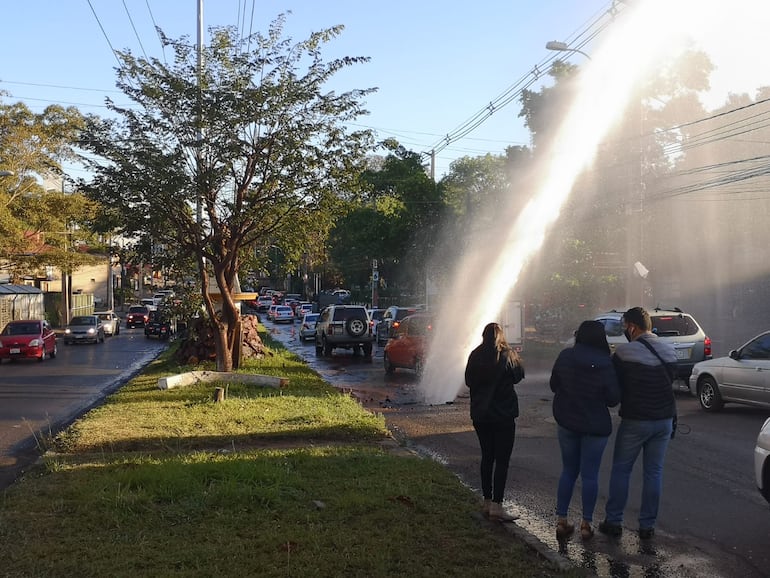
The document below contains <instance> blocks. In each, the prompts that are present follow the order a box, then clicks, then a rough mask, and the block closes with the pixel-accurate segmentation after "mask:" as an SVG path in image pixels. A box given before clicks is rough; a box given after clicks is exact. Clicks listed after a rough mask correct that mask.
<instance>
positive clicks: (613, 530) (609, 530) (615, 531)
mask: <svg viewBox="0 0 770 578" xmlns="http://www.w3.org/2000/svg"><path fill="white" fill-rule="evenodd" d="M599 531H600V532H601V533H602V534H607V535H608V536H620V535H622V534H623V526H621V525H620V524H613V523H611V522H608V521H606V520H605V521H604V522H600V523H599Z"/></svg>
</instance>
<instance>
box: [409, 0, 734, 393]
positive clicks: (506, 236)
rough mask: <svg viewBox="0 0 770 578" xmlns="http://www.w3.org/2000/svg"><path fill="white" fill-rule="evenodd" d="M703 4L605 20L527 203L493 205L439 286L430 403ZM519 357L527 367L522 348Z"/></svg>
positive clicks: (460, 368) (659, 5)
mask: <svg viewBox="0 0 770 578" xmlns="http://www.w3.org/2000/svg"><path fill="white" fill-rule="evenodd" d="M629 4H631V3H629ZM705 4H712V3H702V2H696V1H694V0H689V1H686V0H683V1H678V2H670V1H668V0H645V1H644V2H634V3H633V4H631V5H630V6H629V7H628V8H625V9H624V10H623V11H622V13H621V14H620V15H619V16H618V17H617V19H616V21H615V22H614V23H612V24H611V25H610V27H609V28H608V30H607V31H606V32H605V33H604V37H603V38H602V40H603V42H602V44H601V45H600V46H598V47H597V48H596V49H593V50H592V51H591V59H590V60H585V61H584V62H581V64H580V68H581V72H580V78H579V79H578V83H579V84H578V91H577V96H576V98H575V100H574V102H573V103H572V104H571V106H570V108H569V112H568V114H567V115H566V117H565V119H564V121H563V123H562V125H561V126H560V128H559V130H558V135H557V138H555V139H553V141H552V142H553V143H555V144H554V145H551V148H550V150H547V151H546V152H545V153H543V151H540V156H541V162H540V167H539V169H538V175H537V176H536V178H534V179H532V180H531V181H530V182H534V183H535V185H534V190H533V191H532V196H531V198H530V200H529V202H528V203H527V204H526V205H525V207H524V209H523V210H522V209H521V205H520V201H519V200H518V199H516V200H514V199H511V200H510V206H500V207H495V211H496V213H497V215H498V220H497V221H496V222H498V223H502V224H501V225H500V226H499V227H498V228H496V230H488V231H486V232H483V233H480V234H474V235H473V238H470V239H466V241H467V243H468V246H467V249H466V252H465V255H464V257H463V258H462V259H460V260H459V262H458V263H457V264H456V268H455V270H454V272H453V274H452V275H451V278H452V279H453V285H452V286H451V287H449V288H448V289H447V290H445V291H444V292H443V293H442V298H441V304H442V305H441V309H440V310H439V311H438V320H439V322H438V323H437V324H436V325H437V326H436V334H435V336H434V340H433V343H432V346H431V351H430V355H429V357H428V360H427V362H426V367H425V372H424V376H423V378H422V381H421V384H420V393H421V395H422V397H423V400H424V401H425V402H426V403H429V404H440V403H445V402H449V401H452V400H454V399H455V398H456V396H457V394H458V393H459V392H460V391H461V389H462V388H463V387H464V370H465V363H466V360H467V357H468V354H469V353H470V351H471V350H472V349H473V348H474V347H475V346H477V345H478V344H479V343H481V333H482V330H483V328H484V326H485V325H486V324H487V323H489V322H492V321H496V322H498V323H501V319H500V313H501V308H502V307H503V305H504V302H505V300H506V298H508V296H509V295H510V296H514V297H515V296H516V287H517V283H518V282H519V276H520V274H521V272H522V270H523V269H524V267H525V265H526V264H527V263H528V262H529V261H530V260H531V259H532V258H533V257H534V256H535V255H536V254H537V253H538V251H539V250H540V248H541V247H542V245H543V243H544V240H545V238H546V235H548V234H549V232H550V228H551V226H552V225H553V224H554V222H555V221H556V219H557V218H558V217H559V215H560V211H561V209H562V207H563V205H564V203H565V201H566V200H567V198H568V196H569V194H570V191H571V190H572V187H573V183H574V182H575V180H576V179H577V178H578V176H579V175H580V174H581V173H582V172H583V171H584V170H585V169H587V168H588V167H590V165H591V163H592V161H593V158H594V156H595V153H596V150H597V146H598V145H599V143H600V142H601V141H602V139H603V138H604V137H605V135H606V134H607V133H608V131H609V130H610V129H611V128H612V127H613V125H614V124H615V123H616V122H617V121H618V120H619V119H620V118H621V116H622V115H623V113H624V112H625V111H626V109H627V107H628V106H629V101H630V100H631V99H632V98H633V97H632V95H634V94H635V93H636V90H635V89H636V87H637V86H638V84H639V83H640V82H641V81H642V80H643V79H644V78H645V77H646V76H647V75H648V74H650V73H651V72H652V71H653V70H654V69H655V67H657V66H660V65H661V63H663V62H665V61H666V60H667V59H672V58H675V57H676V56H677V55H678V54H679V53H681V52H682V51H683V50H684V49H685V48H686V47H687V40H688V39H687V38H686V35H687V32H688V30H690V31H692V30H698V29H699V27H702V26H703V25H704V23H703V22H696V21H695V20H693V16H694V15H699V17H701V18H707V17H710V18H712V19H714V18H719V15H718V14H716V13H713V12H714V11H715V8H714V7H711V6H709V7H706V6H705ZM713 4H717V3H713ZM720 4H721V3H720ZM708 10H711V11H712V13H711V14H707V13H706V12H707V11H708ZM714 21H718V20H714ZM545 40H546V39H544V41H545ZM511 197H513V195H511ZM516 201H518V204H517V202H516ZM523 357H524V361H525V366H526V351H525V352H524V356H523Z"/></svg>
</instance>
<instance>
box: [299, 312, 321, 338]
mask: <svg viewBox="0 0 770 578" xmlns="http://www.w3.org/2000/svg"><path fill="white" fill-rule="evenodd" d="M319 316H320V314H319V313H305V315H304V316H303V317H302V324H301V325H300V326H299V340H300V341H305V340H307V339H314V338H315V323H316V321H318V317H319Z"/></svg>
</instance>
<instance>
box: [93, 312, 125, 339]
mask: <svg viewBox="0 0 770 578" xmlns="http://www.w3.org/2000/svg"><path fill="white" fill-rule="evenodd" d="M94 315H96V316H97V317H98V318H99V319H101V320H102V325H104V335H110V336H112V335H118V334H119V333H120V317H118V316H117V315H115V312H114V311H95V312H94Z"/></svg>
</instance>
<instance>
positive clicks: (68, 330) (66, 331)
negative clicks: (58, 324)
mask: <svg viewBox="0 0 770 578" xmlns="http://www.w3.org/2000/svg"><path fill="white" fill-rule="evenodd" d="M64 333H65V334H70V333H72V329H70V328H69V327H67V329H65V330H64Z"/></svg>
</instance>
